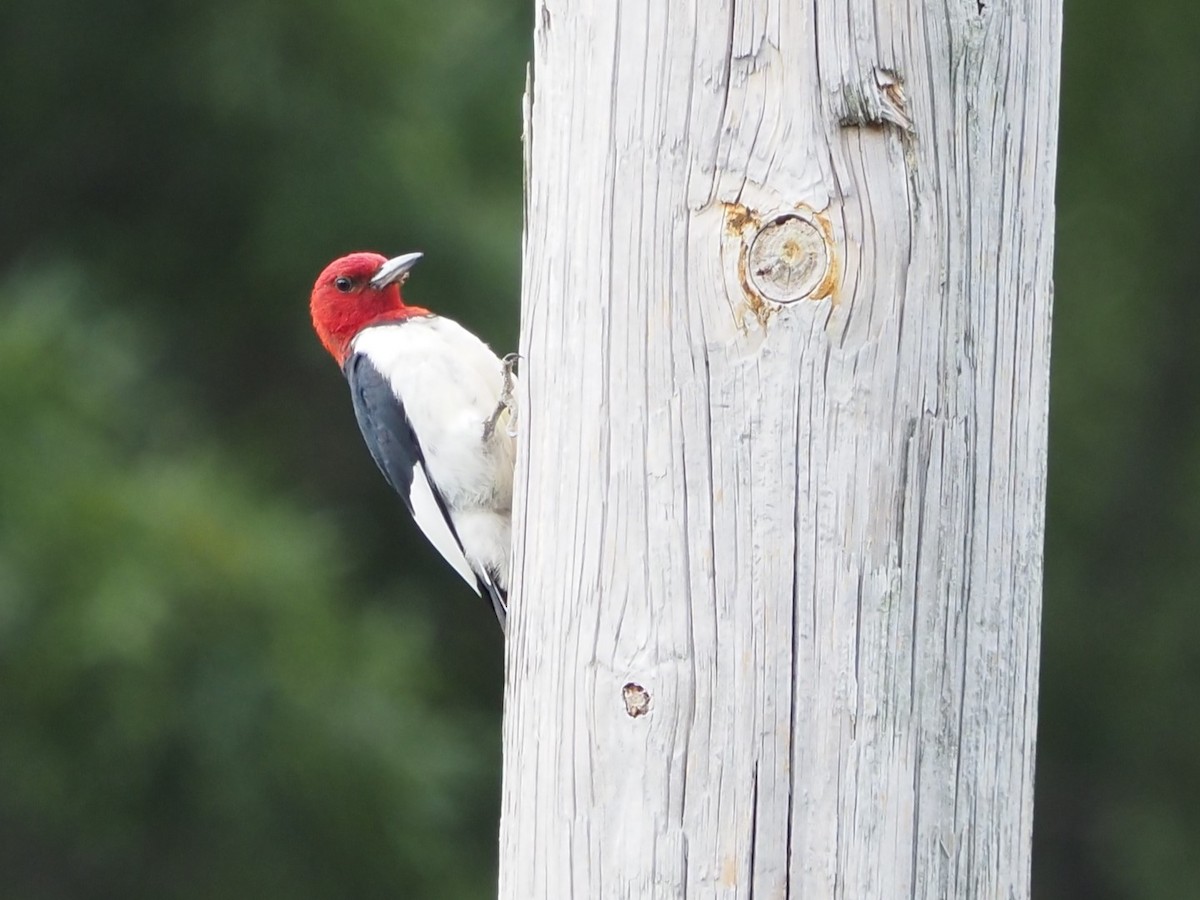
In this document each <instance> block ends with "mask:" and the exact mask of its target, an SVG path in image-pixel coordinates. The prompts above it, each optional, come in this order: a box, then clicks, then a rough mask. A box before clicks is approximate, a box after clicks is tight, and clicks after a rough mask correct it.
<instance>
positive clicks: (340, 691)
mask: <svg viewBox="0 0 1200 900" xmlns="http://www.w3.org/2000/svg"><path fill="white" fill-rule="evenodd" d="M1198 9H1200V7H1195V6H1194V5H1191V4H1185V3H1183V2H1182V0H1150V2H1147V3H1143V4H1139V5H1130V4H1122V3H1117V2H1116V0H1090V2H1084V0H1068V3H1067V10H1066V13H1067V15H1066V20H1067V32H1066V53H1065V58H1064V93H1063V119H1062V125H1063V129H1062V143H1061V150H1062V155H1061V167H1060V173H1061V174H1060V190H1059V239H1058V266H1057V274H1056V278H1057V284H1058V296H1057V302H1056V315H1055V358H1054V373H1053V396H1052V416H1053V418H1052V457H1051V495H1050V506H1049V519H1048V540H1047V555H1046V574H1047V592H1046V607H1045V645H1044V655H1043V669H1042V671H1043V679H1042V697H1041V725H1040V752H1039V768H1038V781H1037V812H1036V826H1035V827H1036V836H1035V844H1036V846H1035V889H1036V890H1035V893H1036V895H1037V896H1038V897H1040V898H1044V900H1055V898H1074V897H1082V898H1089V900H1091V898H1095V900H1106V898H1122V897H1146V898H1176V897H1183V896H1190V895H1192V894H1194V893H1195V888H1194V885H1195V884H1196V883H1200V861H1198V860H1200V856H1198V855H1197V854H1195V853H1194V852H1192V851H1193V848H1194V847H1196V846H1200V812H1198V810H1200V802H1197V801H1198V800H1200V796H1198V795H1197V793H1198V792H1197V782H1198V781H1200V761H1198V759H1197V752H1196V750H1197V748H1198V747H1200V713H1198V711H1197V705H1196V704H1195V703H1193V702H1192V701H1191V700H1189V699H1188V697H1190V696H1191V693H1190V692H1191V688H1193V687H1195V686H1196V685H1197V683H1198V682H1200V650H1197V649H1196V647H1197V641H1196V640H1195V637H1194V636H1195V635H1196V634H1197V632H1198V629H1200V603H1197V602H1196V600H1197V596H1198V595H1200V589H1198V585H1200V553H1197V552H1196V548H1197V546H1200V462H1198V461H1200V415H1198V414H1197V410H1198V409H1200V353H1197V352H1196V351H1195V349H1194V345H1195V343H1196V341H1197V337H1196V335H1197V334H1200V312H1198V310H1200V306H1198V305H1197V304H1196V303H1194V302H1193V294H1194V293H1195V285H1196V284H1197V283H1200V253H1197V252H1196V249H1195V248H1196V245H1197V241H1198V239H1200V181H1198V179H1197V178H1196V177H1195V174H1196V162H1195V160H1196V158H1197V154H1196V150H1195V148H1196V146H1197V144H1198V143H1200V105H1198V104H1196V103H1194V102H1192V101H1191V100H1189V99H1188V98H1186V97H1185V96H1183V95H1184V91H1185V89H1186V88H1187V86H1188V85H1191V84H1194V83H1196V81H1197V80H1200V78H1198V76H1200V54H1198V53H1197V52H1196V50H1195V48H1196V47H1197V46H1200V12H1197V10H1198ZM531 18H532V9H531V8H529V7H528V5H527V4H525V3H504V2H501V0H455V2H453V3H442V4H426V3H419V2H417V0H392V2H386V3H385V2H380V0H346V2H343V3H339V4H327V3H317V2H313V0H297V2H294V3H292V4H289V5H286V6H284V5H279V4H275V3H268V2H265V0H238V2H236V3H235V2H231V0H209V2H205V3H201V4H183V3H179V2H161V0H113V2H110V3H106V4H96V3H87V2H84V0H43V2H41V3H38V4H34V3H31V2H19V0H17V2H10V3H7V4H4V5H2V6H0V86H2V87H0V897H3V898H4V900H9V898H13V900H59V898H64V900H65V898H100V897H121V898H135V900H136V898H156V900H157V898H175V897H178V898H192V897H195V898H201V897H205V898H207V897H246V898H251V897H253V898H263V897H274V896H281V897H282V896H286V897H290V898H309V897H312V898H317V897H366V898H369V897H375V896H379V897H384V896H387V897H395V896H401V897H416V898H434V900H436V898H442V897H444V898H456V900H465V898H470V897H484V896H488V895H490V894H492V893H494V888H493V884H494V865H495V859H494V857H495V850H494V846H495V828H496V814H497V791H498V767H499V728H498V718H499V698H500V675H501V649H500V642H499V640H498V639H497V634H496V630H495V624H494V622H491V621H489V619H490V616H489V615H487V614H486V611H485V610H483V609H481V608H480V607H479V606H478V604H477V603H476V602H475V598H473V597H472V596H471V595H470V594H469V593H467V592H465V591H464V590H463V589H462V588H461V585H459V584H457V583H456V576H455V575H454V574H453V573H452V572H450V571H448V570H447V569H446V567H444V566H442V565H440V564H439V563H438V562H437V561H436V560H435V559H433V558H432V557H433V555H432V554H430V553H428V552H427V551H425V550H424V548H423V545H422V542H421V539H420V538H419V536H418V535H417V534H416V532H415V531H414V529H413V527H412V526H411V524H410V523H409V522H408V520H407V518H406V517H405V516H404V515H403V513H402V512H401V511H400V510H399V509H398V504H396V503H395V502H394V501H393V499H392V498H391V497H390V496H389V495H388V492H387V491H386V489H384V487H383V484H382V482H381V480H380V479H379V476H378V474H377V473H376V472H375V470H374V467H373V465H372V464H371V461H370V459H369V457H368V456H367V454H366V452H365V450H364V449H363V448H362V447H361V446H360V445H359V442H358V440H357V439H356V438H355V436H354V424H353V417H352V414H351V412H350V408H349V404H348V403H347V402H346V397H345V388H344V385H343V384H342V382H341V379H340V378H339V376H338V373H337V371H336V369H335V368H334V367H333V365H332V363H330V361H329V360H328V359H326V358H324V357H323V355H322V352H321V350H320V348H319V347H318V346H317V345H316V342H315V340H314V339H313V338H312V337H311V335H310V333H309V325H308V321H307V311H306V308H305V300H306V297H307V293H308V288H309V286H310V285H311V282H312V279H313V277H314V276H315V275H316V273H317V272H318V271H319V270H320V268H321V267H322V266H323V265H324V263H325V262H326V261H328V260H329V259H331V258H333V257H334V256H336V255H338V254H341V253H343V252H347V251H349V250H352V249H377V250H380V251H382V252H385V253H390V252H396V251H400V250H410V249H422V250H425V251H426V252H427V254H428V255H427V259H426V260H425V261H424V262H423V263H422V265H421V270H420V273H419V277H417V278H414V280H413V282H412V283H411V285H410V288H409V292H410V294H411V296H412V298H413V299H414V301H415V302H418V303H420V302H422V301H423V300H427V301H428V302H429V303H430V304H431V305H433V304H434V303H435V298H436V305H437V306H438V307H439V308H444V309H446V310H447V312H450V313H451V314H452V315H454V316H455V317H456V318H459V319H461V320H462V321H464V322H468V323H470V325H471V326H472V327H473V328H475V329H477V330H479V331H480V332H481V333H483V335H484V336H485V337H486V338H488V339H489V340H490V341H491V342H492V343H493V345H494V346H495V347H497V348H498V349H504V350H506V349H510V348H511V347H513V346H514V344H515V339H516V297H517V284H518V267H519V232H520V215H521V197H520V191H521V184H520V143H519V132H520V113H519V103H520V93H521V87H522V84H523V80H524V69H525V61H526V59H527V58H528V56H529V34H530V23H531Z"/></svg>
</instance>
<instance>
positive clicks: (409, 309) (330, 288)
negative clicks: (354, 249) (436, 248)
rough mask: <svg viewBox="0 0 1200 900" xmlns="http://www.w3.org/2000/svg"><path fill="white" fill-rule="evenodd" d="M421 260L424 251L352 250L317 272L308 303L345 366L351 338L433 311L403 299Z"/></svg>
mask: <svg viewBox="0 0 1200 900" xmlns="http://www.w3.org/2000/svg"><path fill="white" fill-rule="evenodd" d="M420 258H421V254H420V253H408V254H405V255H404V256H397V257H394V258H393V259H386V258H384V257H383V256H382V255H381V254H379V253H351V254H350V255H349V256H343V257H342V258H341V259H335V260H334V261H333V262H331V263H330V264H329V265H328V266H326V267H325V271H323V272H322V273H321V274H320V275H318V276H317V283H316V284H314V285H313V289H312V297H311V298H310V299H309V301H308V305H309V310H310V312H311V313H312V320H313V328H315V329H316V332H317V337H319V338H320V339H321V343H322V344H324V345H325V349H326V350H328V351H329V352H330V353H331V354H332V355H333V358H334V359H336V360H337V361H338V364H339V365H340V364H341V363H343V362H345V360H346V354H347V353H349V350H350V341H352V340H353V339H354V336H355V335H356V334H358V333H359V332H360V331H362V330H363V329H364V328H366V327H367V326H368V325H378V324H380V323H381V322H395V321H399V320H401V319H407V318H408V317H409V316H419V315H425V314H426V313H428V310H425V309H421V308H420V307H418V306H405V305H404V301H403V300H402V299H401V298H400V285H401V284H403V283H404V280H405V279H406V278H407V277H408V270H409V269H411V268H412V267H413V266H414V265H415V264H416V262H417V260H419V259H420Z"/></svg>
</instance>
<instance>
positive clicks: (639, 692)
mask: <svg viewBox="0 0 1200 900" xmlns="http://www.w3.org/2000/svg"><path fill="white" fill-rule="evenodd" d="M621 694H622V696H623V697H624V698H625V712H626V713H628V714H629V717H630V718H631V719H636V718H637V717H638V716H644V715H646V713H648V712H650V694H649V693H647V691H646V689H645V688H644V687H642V686H641V685H640V684H634V683H633V682H632V681H631V682H629V684H627V685H625V687H623V688H621Z"/></svg>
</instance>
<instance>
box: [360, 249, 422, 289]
mask: <svg viewBox="0 0 1200 900" xmlns="http://www.w3.org/2000/svg"><path fill="white" fill-rule="evenodd" d="M423 255H424V254H422V253H405V254H404V255H403V256H393V257H392V258H391V259H389V260H388V261H387V262H385V263H384V264H383V265H382V266H380V267H379V271H378V272H376V273H375V275H374V277H372V278H371V287H373V288H375V289H376V290H378V289H379V288H383V287H387V286H388V285H389V284H393V283H395V282H397V281H399V282H403V281H404V277H405V276H406V275H407V274H408V270H409V269H411V268H412V267H413V266H415V265H416V264H417V260H419V259H420V258H421V257H422V256H423Z"/></svg>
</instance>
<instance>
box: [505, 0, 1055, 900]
mask: <svg viewBox="0 0 1200 900" xmlns="http://www.w3.org/2000/svg"><path fill="white" fill-rule="evenodd" d="M535 21H536V31H535V55H534V69H533V72H534V74H533V81H532V85H531V89H530V97H529V99H528V109H527V123H526V130H527V133H526V141H527V153H528V164H529V171H528V188H527V191H528V196H527V203H528V208H527V221H526V238H525V276H524V307H523V314H522V346H521V350H522V353H523V354H524V363H523V366H524V368H523V378H524V381H523V396H522V398H521V400H522V404H523V409H522V418H521V429H522V430H521V436H520V440H521V451H520V460H519V463H518V490H517V493H518V496H519V499H518V504H517V509H516V511H515V515H516V518H515V529H514V530H515V533H516V536H517V537H516V546H515V549H514V563H515V582H516V584H515V591H514V595H513V599H512V606H513V611H512V616H511V618H510V635H509V646H508V686H507V693H506V719H505V728H504V741H505V773H504V801H503V821H502V825H501V869H500V897H501V898H502V900H566V898H573V900H597V898H599V900H607V898H630V900H646V898H684V897H686V898H701V897H703V898H708V897H713V898H718V897H719V898H735V897H736V898H752V897H753V898H766V897H772V898H784V897H786V898H814V900H825V898H848V900H881V898H882V900H888V898H893V897H895V898H899V897H903V898H908V897H922V898H939V900H940V898H970V900H983V898H1005V900H1007V898H1012V897H1016V898H1020V897H1026V896H1028V894H1029V877H1030V875H1029V869H1030V866H1029V854H1030V833H1031V822H1032V798H1033V762H1034V732H1035V724H1036V717H1037V674H1038V643H1039V616H1040V596H1041V572H1042V534H1043V508H1044V493H1045V473H1046V415H1047V383H1048V368H1049V359H1050V307H1051V264H1052V250H1053V229H1054V214H1053V209H1054V170H1055V151H1056V140H1057V122H1058V114H1057V107H1058V69H1059V47H1060V0H947V2H945V3H928V2H925V0H875V2H874V3H872V2H870V0H815V2H814V0H708V2H703V3H702V2H698V0H650V2H638V3H633V2H629V0H571V2H566V0H538V5H537V8H536V11H535Z"/></svg>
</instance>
